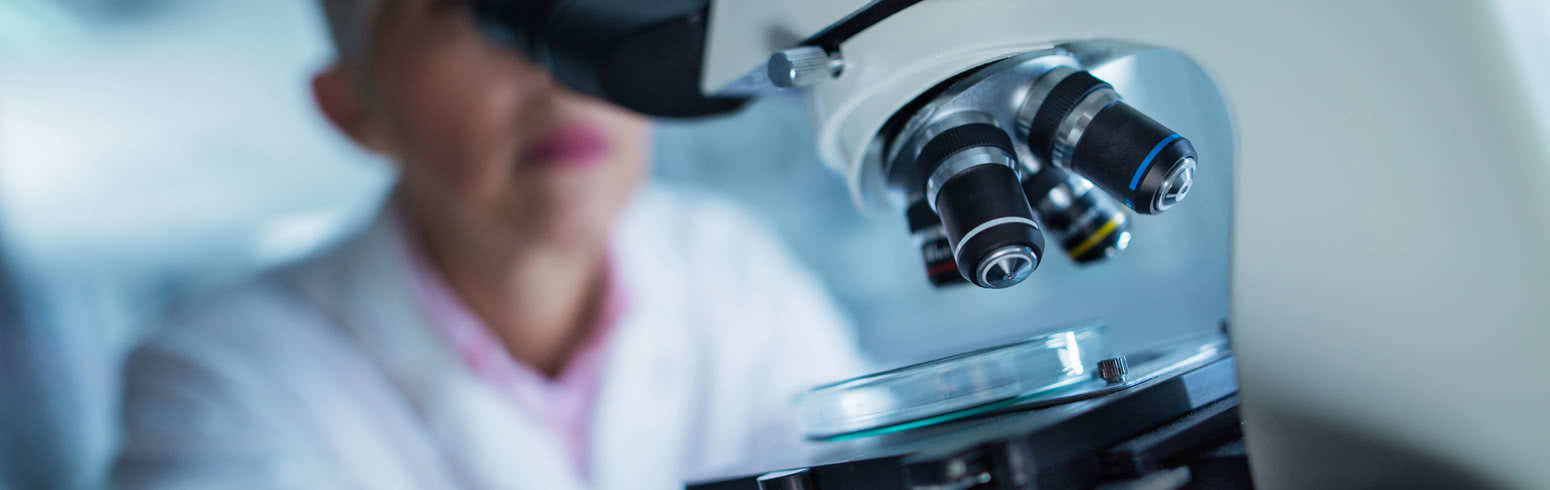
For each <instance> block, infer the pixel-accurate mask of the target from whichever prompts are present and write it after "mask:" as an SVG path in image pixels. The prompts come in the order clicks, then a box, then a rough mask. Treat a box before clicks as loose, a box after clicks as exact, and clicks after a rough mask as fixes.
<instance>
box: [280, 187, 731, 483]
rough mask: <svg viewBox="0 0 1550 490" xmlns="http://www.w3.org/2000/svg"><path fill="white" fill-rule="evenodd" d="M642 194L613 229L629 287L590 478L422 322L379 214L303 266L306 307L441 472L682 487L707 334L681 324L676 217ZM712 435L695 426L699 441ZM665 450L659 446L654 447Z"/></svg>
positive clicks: (396, 239)
mask: <svg viewBox="0 0 1550 490" xmlns="http://www.w3.org/2000/svg"><path fill="white" fill-rule="evenodd" d="M664 201H665V199H663V198H661V197H659V196H657V195H655V194H654V193H653V192H652V191H649V190H648V191H644V192H642V194H641V195H639V196H637V197H636V198H635V202H634V203H633V204H632V205H631V206H630V207H629V208H628V210H627V211H626V214H625V216H624V217H623V219H622V220H621V222H620V224H619V226H618V227H617V228H616V230H615V233H614V235H613V241H614V243H613V244H612V245H613V250H614V251H615V254H616V255H615V258H616V264H615V267H616V268H615V273H616V274H618V277H617V280H618V281H620V286H621V287H623V288H625V289H626V290H627V291H629V292H630V301H629V306H628V308H627V309H626V310H625V311H624V312H622V314H621V316H620V318H619V320H618V321H619V323H618V324H617V325H616V326H615V329H616V330H615V332H614V337H613V338H612V339H610V340H609V347H608V349H607V351H606V353H605V356H606V357H605V360H604V367H603V369H604V372H603V380H602V383H601V385H600V386H599V387H598V394H597V398H596V403H597V406H596V407H594V410H593V419H592V421H591V434H590V438H589V441H588V442H589V456H590V457H591V461H589V464H588V466H589V467H590V468H591V478H590V479H591V485H588V484H587V482H585V481H583V479H582V478H580V476H579V475H576V474H575V472H574V470H573V469H572V467H571V465H569V464H566V462H565V461H564V459H563V458H564V455H563V454H562V453H561V451H559V450H558V445H557V444H556V443H555V442H554V441H553V440H552V439H551V437H552V436H551V435H550V434H549V433H548V432H547V431H545V430H543V429H542V428H541V427H538V426H536V425H534V424H533V422H531V421H530V419H528V418H526V417H524V416H523V415H522V414H521V413H518V412H517V410H518V409H517V408H516V407H515V406H513V405H512V404H511V403H510V401H509V400H507V399H505V398H503V397H502V396H501V395H500V394H499V393H498V392H496V391H495V390H494V389H492V388H490V387H489V386H487V385H485V384H484V383H483V382H482V381H481V380H479V379H478V377H477V376H475V375H474V374H473V373H472V372H470V371H469V370H468V369H467V367H466V366H465V365H464V364H463V363H462V362H461V361H460V360H459V359H458V358H457V355H456V352H455V348H454V347H453V346H452V345H450V343H448V342H447V341H446V340H445V339H444V338H442V337H441V336H438V335H436V334H435V332H434V331H432V330H431V329H430V328H427V324H426V322H427V321H428V320H427V318H426V315H425V313H424V312H422V311H420V309H419V307H418V306H417V305H418V302H416V301H414V296H413V291H412V289H410V287H411V283H410V280H411V276H410V272H409V270H408V262H407V255H405V254H406V253H408V250H407V248H406V244H405V243H404V241H403V240H402V237H401V235H399V233H400V232H401V230H399V229H397V228H396V227H397V226H398V224H397V223H396V220H394V219H392V217H391V215H389V214H387V213H383V215H382V216H380V217H379V218H378V219H377V220H376V221H375V222H374V223H373V224H372V225H371V227H370V228H369V229H367V230H366V231H365V232H364V233H362V234H360V235H359V236H358V237H357V238H355V239H353V240H352V241H350V242H347V243H346V244H344V245H342V246H340V247H338V248H336V249H335V250H334V251H333V252H332V253H330V254H327V255H325V256H323V257H321V258H319V259H317V260H316V262H315V263H313V265H314V266H312V267H306V268H304V270H305V271H306V273H307V274H311V276H310V277H308V278H306V279H304V280H302V281H299V282H300V289H301V290H302V291H303V294H304V295H305V296H306V297H307V299H308V301H309V302H311V303H312V304H315V305H319V306H321V307H322V308H323V309H324V311H325V314H328V315H330V316H332V318H333V320H334V322H335V323H337V324H338V325H341V326H342V327H343V328H344V329H345V330H346V331H347V332H348V333H349V334H350V335H351V336H353V337H354V338H355V339H356V340H357V342H358V343H359V345H361V346H362V348H363V349H364V350H365V351H366V353H367V354H368V356H369V357H371V358H372V359H373V360H374V361H375V362H377V363H378V364H379V365H380V369H382V370H383V371H384V372H385V373H387V375H388V377H389V378H390V379H391V380H392V382H393V384H394V385H395V386H396V387H397V389H398V390H399V391H401V392H402V393H403V395H404V396H405V397H406V399H407V400H408V401H409V404H410V406H411V407H413V409H414V410H415V412H416V415H417V416H419V417H421V419H422V421H423V422H424V424H425V426H426V428H427V430H428V431H429V432H430V434H431V436H432V438H433V439H434V440H435V441H436V442H437V444H438V446H439V447H438V449H439V451H438V452H439V454H440V455H441V456H442V459H443V462H444V463H445V464H446V466H447V467H450V468H452V469H453V471H454V472H455V473H456V474H457V478H458V479H459V480H460V481H461V482H462V484H463V485H464V486H467V487H469V488H485V489H506V488H516V489H530V488H531V489H545V490H570V489H583V488H588V487H589V486H591V487H595V488H606V489H643V488H651V486H652V485H656V484H664V483H671V484H670V485H667V486H665V487H663V488H672V489H677V488H682V486H681V483H680V482H681V480H680V479H681V478H683V476H684V472H685V471H687V470H688V468H689V467H690V465H691V464H693V463H694V462H693V461H690V460H689V459H688V458H692V457H693V456H691V455H688V454H684V452H685V451H686V450H685V449H684V448H688V447H693V446H694V444H693V443H694V442H695V441H691V440H686V439H685V437H695V435H694V431H693V430H692V429H693V427H692V424H693V423H694V422H693V421H694V418H695V417H696V415H695V414H694V413H693V407H695V406H699V405H703V404H696V403H695V402H696V401H697V399H696V397H695V396H694V395H693V394H694V393H696V392H695V391H694V390H695V389H696V386H695V385H694V382H695V381H694V380H696V379H700V378H701V377H702V376H703V372H700V371H703V370H705V369H711V368H710V367H709V366H704V365H703V364H704V362H703V361H702V360H699V359H701V358H699V357H696V356H694V355H693V353H694V352H699V351H697V350H696V349H709V348H710V347H709V346H705V345H696V343H704V342H709V340H708V339H707V338H706V337H705V336H703V335H696V334H695V333H694V332H693V331H692V330H691V327H690V326H689V325H691V324H692V323H693V322H692V320H693V319H692V318H689V315H690V309H689V308H687V305H689V303H690V301H691V298H688V297H687V294H688V293H686V286H687V285H688V284H687V281H686V279H685V276H686V273H685V271H683V270H680V269H681V267H682V266H683V265H684V264H683V262H684V261H683V260H682V259H681V258H678V257H674V256H670V255H664V254H671V253H673V252H675V251H676V250H677V249H678V248H679V247H677V246H675V244H673V243H671V242H670V241H669V240H671V237H668V236H665V235H668V233H664V232H663V231H662V230H666V229H671V228H672V226H671V225H672V223H668V222H665V221H663V220H667V219H671V218H672V216H673V213H671V212H664V210H662V209H658V208H661V207H664V206H668V204H666V203H665V202H664ZM706 436H708V435H704V434H701V435H699V437H706ZM664 449H668V450H664Z"/></svg>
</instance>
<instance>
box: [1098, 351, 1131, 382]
mask: <svg viewBox="0 0 1550 490" xmlns="http://www.w3.org/2000/svg"><path fill="white" fill-rule="evenodd" d="M1128 374H1130V363H1129V362H1126V361H1125V356H1118V357H1110V358H1108V359H1104V360H1101V361H1098V377H1099V378H1102V379H1103V380H1104V381H1108V382H1109V384H1119V383H1124V382H1125V376H1126V375H1128Z"/></svg>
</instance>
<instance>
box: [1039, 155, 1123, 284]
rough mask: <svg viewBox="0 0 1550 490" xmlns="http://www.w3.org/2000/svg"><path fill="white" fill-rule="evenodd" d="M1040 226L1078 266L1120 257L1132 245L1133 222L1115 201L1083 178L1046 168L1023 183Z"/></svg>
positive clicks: (1047, 166) (1054, 168) (1051, 167)
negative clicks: (1042, 225) (1057, 241)
mask: <svg viewBox="0 0 1550 490" xmlns="http://www.w3.org/2000/svg"><path fill="white" fill-rule="evenodd" d="M1023 191H1024V192H1027V193H1028V202H1030V203H1033V211H1034V213H1037V214H1038V215H1039V218H1040V220H1039V222H1040V223H1043V224H1044V228H1045V229H1046V230H1049V232H1050V233H1053V234H1054V235H1055V238H1056V239H1057V240H1059V241H1060V246H1061V248H1064V249H1066V253H1067V254H1069V255H1070V256H1071V259H1072V260H1075V261H1076V262H1077V263H1079V264H1089V263H1093V262H1097V261H1100V260H1103V259H1106V258H1109V257H1113V256H1115V255H1118V254H1119V253H1120V252H1122V251H1124V250H1125V247H1127V246H1129V245H1130V222H1129V220H1128V219H1126V216H1125V211H1124V210H1123V209H1120V207H1119V205H1118V204H1116V203H1115V202H1114V200H1113V198H1110V197H1109V196H1107V195H1105V194H1104V193H1103V191H1101V190H1099V189H1096V188H1094V187H1093V184H1092V182H1089V181H1087V179H1084V178H1082V177H1081V176H1078V175H1075V174H1072V173H1070V172H1067V171H1065V170H1061V169H1059V168H1056V167H1054V166H1051V165H1045V166H1044V167H1043V168H1040V169H1039V171H1038V172H1035V173H1034V174H1033V175H1030V176H1028V179H1027V180H1024V181H1023Z"/></svg>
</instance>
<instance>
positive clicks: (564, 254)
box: [113, 0, 863, 490]
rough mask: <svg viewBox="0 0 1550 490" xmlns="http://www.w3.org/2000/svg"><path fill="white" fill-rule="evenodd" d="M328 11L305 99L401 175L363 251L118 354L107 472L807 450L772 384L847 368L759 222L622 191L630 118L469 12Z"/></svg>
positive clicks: (537, 463)
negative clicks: (329, 54)
mask: <svg viewBox="0 0 1550 490" xmlns="http://www.w3.org/2000/svg"><path fill="white" fill-rule="evenodd" d="M324 3H325V7H326V8H325V11H326V12H327V13H328V17H329V21H330V27H331V29H332V31H333V34H334V38H335V41H336V44H337V45H338V47H339V60H338V61H337V63H335V64H334V65H332V66H330V67H328V68H327V69H325V70H324V71H323V72H322V73H320V74H319V75H317V77H316V78H315V80H314V83H313V89H314V93H315V95H316V100H317V104H318V106H319V107H320V109H321V111H322V113H323V114H324V115H325V116H327V118H328V119H329V120H330V121H332V122H333V123H334V125H335V126H337V127H338V128H339V130H340V131H341V132H343V133H344V134H346V135H348V136H349V137H350V138H351V139H353V140H354V141H356V142H357V143H359V144H360V145H362V146H363V147H365V148H367V149H369V150H370V151H372V152H375V153H377V154H380V155H382V156H384V157H385V159H387V160H390V161H392V162H393V163H394V165H396V166H397V169H398V171H399V175H400V181H399V183H398V186H397V187H396V189H395V192H394V194H393V197H392V199H391V200H390V202H389V203H388V204H387V205H386V206H385V210H384V212H383V216H382V218H381V219H380V220H378V221H377V222H376V223H375V224H374V225H372V226H371V227H369V228H368V229H367V230H365V231H363V232H362V233H360V235H359V236H358V237H357V238H355V239H353V240H350V241H348V242H347V243H345V244H343V245H341V246H339V247H337V248H336V249H334V250H333V251H331V252H329V253H326V254H323V255H322V256H319V257H317V258H314V259H310V260H307V261H304V262H301V263H299V264H295V265H293V266H289V267H286V268H283V269H281V270H278V271H275V272H272V273H269V274H267V275H265V276H262V277H261V278H259V279H257V280H256V281H254V282H252V283H250V284H247V285H244V286H242V287H238V288H235V289H233V290H230V291H226V292H223V293H221V294H218V295H215V296H214V297H212V298H209V299H206V300H204V301H201V302H200V303H199V304H198V305H197V306H194V307H192V308H189V309H186V310H185V311H182V312H180V313H179V314H178V315H175V316H174V320H173V322H172V325H171V326H170V327H169V328H167V329H165V330H164V331H163V332H162V333H161V334H160V335H158V336H157V338H156V339H155V340H153V341H152V342H151V343H149V344H148V345H147V346H145V347H143V348H142V349H140V350H139V351H137V352H136V353H135V354H134V355H133V356H132V357H131V359H130V361H129V366H128V384H127V388H126V390H127V391H126V399H125V422H126V444H125V447H124V452H123V454H122V456H121V457H120V459H119V461H118V462H117V465H116V467H115V469H114V473H113V478H114V480H115V483H116V484H118V485H119V486H122V487H129V488H371V489H392V488H405V489H408V488H427V489H428V488H436V489H440V488H521V489H545V490H549V489H569V488H587V487H595V488H631V489H636V488H680V485H681V484H682V482H683V481H685V480H686V479H692V478H696V477H699V476H704V475H709V474H714V473H725V472H730V471H737V470H739V469H747V467H743V466H740V465H745V464H747V463H748V462H749V459H750V458H764V459H763V460H762V461H760V463H762V464H763V465H778V464H781V463H780V462H781V461H789V460H790V459H792V458H796V457H800V455H801V454H802V453H801V450H802V449H804V447H803V446H801V441H800V439H799V437H797V435H796V431H795V430H794V428H793V427H792V426H791V423H790V418H791V410H790V403H789V399H790V398H789V397H790V396H792V395H793V394H795V393H796V392H798V391H799V390H801V389H802V388H805V387H807V386H810V385H813V384H817V383H821V382H825V381H830V380H833V379H837V378H839V377H842V376H846V375H853V374H857V373H859V372H860V371H862V370H863V366H862V364H861V363H860V362H859V359H858V357H857V356H856V354H855V349H854V346H853V342H852V341H851V339H850V338H849V337H848V334H847V333H846V329H845V328H844V325H843V322H842V321H841V317H840V315H838V314H837V312H836V310H835V309H834V307H833V305H831V304H830V303H829V302H828V300H827V299H826V298H825V297H824V296H823V295H822V294H821V293H820V290H819V287H818V285H817V284H816V283H815V282H814V280H813V278H812V277H810V276H809V275H808V274H806V273H804V272H803V271H802V270H800V269H799V268H798V267H797V266H796V264H795V263H794V262H793V261H792V260H791V259H790V258H789V257H788V256H787V255H786V254H785V253H784V252H783V251H782V250H781V249H780V248H779V247H778V246H776V245H775V243H774V241H773V240H771V238H770V237H769V236H768V235H767V234H766V233H765V232H764V231H763V230H762V228H761V227H760V226H756V225H753V224H750V223H749V222H748V221H747V220H746V219H745V218H743V217H742V216H741V215H739V214H738V213H736V212H734V211H733V210H731V209H729V208H728V207H727V206H725V205H723V204H720V203H718V202H716V201H712V200H707V199H705V198H699V197H692V196H685V195H681V194H678V193H673V192H670V191H664V190H660V189H645V190H639V189H638V188H639V187H641V182H642V178H643V175H644V174H645V164H646V162H645V159H646V155H647V152H648V144H647V137H646V135H647V124H646V122H645V121H644V120H643V119H642V118H641V117H639V116H637V115H634V114H630V113H627V112H624V111H622V110H620V109H618V108H615V107H611V106H609V105H607V104H604V103H602V102H600V101H597V100H591V99H588V98H585V97H583V96H580V95H577V94H575V93H572V92H569V91H567V90H565V89H564V88H562V87H560V86H558V85H556V84H555V83H554V82H553V81H551V80H550V78H549V76H548V75H547V74H545V73H544V72H543V71H542V70H541V68H540V67H538V66H536V65H534V64H533V63H532V62H530V61H528V60H525V59H523V58H522V57H521V56H520V55H518V54H517V53H515V52H512V51H510V50H507V49H503V48H502V47H500V46H498V45H496V44H494V43H492V42H490V41H487V40H486V39H484V38H483V37H481V36H480V34H479V32H478V30H477V29H476V28H475V26H474V22H473V19H472V18H471V14H470V13H469V12H468V10H467V8H466V6H465V5H464V4H463V2H459V1H446V0H326V1H325V2H324ZM768 458H775V459H768Z"/></svg>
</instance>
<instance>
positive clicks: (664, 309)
mask: <svg viewBox="0 0 1550 490" xmlns="http://www.w3.org/2000/svg"><path fill="white" fill-rule="evenodd" d="M662 205H663V204H661V203H658V202H655V198H654V197H653V196H652V194H650V193H649V192H647V193H644V195H643V196H641V197H638V198H637V203H636V204H635V205H634V206H631V208H630V209H631V210H630V212H628V213H627V214H626V216H625V217H624V218H623V219H622V220H621V224H620V226H619V227H618V228H616V230H615V233H614V243H613V244H612V245H613V247H612V250H614V251H615V254H616V255H615V257H616V258H617V260H616V264H615V274H617V280H618V281H620V285H621V287H623V288H625V290H627V291H629V292H630V302H629V307H628V309H627V310H625V311H624V312H623V314H622V315H621V316H620V319H619V322H620V323H619V324H617V325H616V326H615V328H616V330H615V332H614V335H615V337H614V338H613V339H611V340H610V349H609V351H608V354H607V355H608V358H607V361H606V365H605V366H604V369H605V371H604V375H603V381H602V386H601V387H600V389H599V392H598V397H597V404H598V405H597V407H596V409H595V411H594V412H593V414H594V418H593V420H592V428H591V430H592V434H591V440H590V441H589V443H590V446H591V448H592V449H591V456H592V462H591V463H592V465H591V467H592V470H593V471H592V475H593V483H594V484H595V485H596V486H597V488H607V489H626V488H628V489H650V488H653V485H657V484H662V483H665V482H670V483H672V485H670V486H668V487H664V488H673V489H678V488H682V484H681V480H680V479H681V478H682V477H683V472H684V471H685V469H686V467H687V466H688V463H689V462H688V461H687V460H686V458H688V457H691V456H690V455H687V454H683V453H682V452H683V451H684V448H688V447H692V446H693V444H692V442H693V441H688V440H685V439H684V438H685V437H686V436H687V435H688V434H690V433H691V432H692V431H691V430H689V429H690V427H689V426H688V424H692V423H693V417H694V416H695V415H694V414H693V411H692V410H693V406H692V405H691V402H692V401H694V400H695V399H696V398H695V396H693V394H692V392H691V390H693V389H695V388H696V387H695V386H694V384H693V383H694V381H693V380H695V379H699V378H700V376H701V374H702V373H696V372H695V367H696V365H697V363H696V362H695V359H696V357H695V356H694V355H693V352H695V350H694V347H695V346H694V344H695V343H696V342H705V341H707V339H705V338H704V337H703V336H698V335H694V334H693V332H692V331H691V330H690V327H689V325H691V324H692V323H693V322H692V319H691V318H689V317H688V314H689V311H688V309H687V308H685V305H686V304H687V303H686V298H685V295H686V292H685V287H684V286H685V284H684V280H685V279H684V276H685V271H683V270H680V268H679V267H678V266H675V265H673V264H678V265H679V266H681V265H683V264H682V262H681V261H679V260H673V258H672V256H670V255H667V254H671V253H672V252H674V251H675V249H676V247H673V246H672V244H671V243H667V242H666V241H665V238H666V237H664V236H663V235H664V233H662V231H661V230H665V229H670V227H669V226H668V225H669V223H664V222H661V221H660V220H662V219H664V218H666V217H668V216H671V213H661V212H652V210H653V209H654V208H655V207H658V206H662ZM698 347H700V348H708V347H706V346H698ZM700 367H705V366H700ZM664 449H668V450H666V451H665V450H664Z"/></svg>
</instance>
